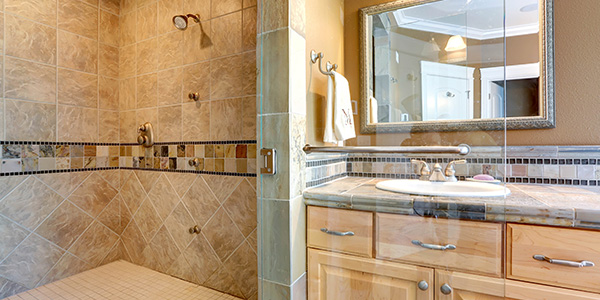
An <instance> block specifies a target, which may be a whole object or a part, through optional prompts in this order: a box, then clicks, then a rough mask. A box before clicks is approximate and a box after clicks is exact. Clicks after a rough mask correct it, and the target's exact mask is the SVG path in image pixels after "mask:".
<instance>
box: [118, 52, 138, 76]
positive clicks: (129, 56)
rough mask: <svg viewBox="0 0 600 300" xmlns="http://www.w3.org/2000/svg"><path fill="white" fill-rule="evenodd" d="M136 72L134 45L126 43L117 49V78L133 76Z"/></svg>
mask: <svg viewBox="0 0 600 300" xmlns="http://www.w3.org/2000/svg"><path fill="white" fill-rule="evenodd" d="M136 72H137V52H136V45H135V44H132V45H128V46H125V47H121V48H120V49H119V78H121V79H124V78H127V77H131V76H135V74H136Z"/></svg>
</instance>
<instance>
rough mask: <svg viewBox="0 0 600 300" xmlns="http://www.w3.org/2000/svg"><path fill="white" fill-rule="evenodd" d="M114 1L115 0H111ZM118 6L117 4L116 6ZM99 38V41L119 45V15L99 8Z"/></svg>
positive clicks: (114, 45)
mask: <svg viewBox="0 0 600 300" xmlns="http://www.w3.org/2000/svg"><path fill="white" fill-rule="evenodd" d="M113 1H116V0H113ZM104 2H108V1H104ZM117 7H118V6H117ZM98 27H99V30H100V32H99V39H100V43H104V44H107V45H110V46H113V47H118V46H119V16H118V15H114V14H113V13H110V12H107V11H104V10H100V24H99V26H98Z"/></svg>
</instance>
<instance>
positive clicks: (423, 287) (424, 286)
mask: <svg viewBox="0 0 600 300" xmlns="http://www.w3.org/2000/svg"><path fill="white" fill-rule="evenodd" d="M417 286H418V287H419V289H420V290H421V291H426V290H427V289H428V288H429V284H428V283H427V281H425V280H421V281H419V283H418V284H417Z"/></svg>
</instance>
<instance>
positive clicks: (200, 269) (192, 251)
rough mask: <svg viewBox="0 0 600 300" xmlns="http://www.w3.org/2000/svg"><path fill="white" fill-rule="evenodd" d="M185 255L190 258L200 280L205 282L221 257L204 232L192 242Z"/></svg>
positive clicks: (217, 265)
mask: <svg viewBox="0 0 600 300" xmlns="http://www.w3.org/2000/svg"><path fill="white" fill-rule="evenodd" d="M183 255H185V257H187V258H188V262H189V263H190V266H192V270H194V273H195V274H196V277H197V278H198V281H199V282H205V281H206V280H207V279H208V278H209V276H210V275H211V274H212V273H213V272H214V271H215V270H217V268H218V267H219V265H220V262H219V258H218V257H217V256H216V255H215V253H214V252H213V251H212V249H211V247H210V244H209V243H208V241H207V240H206V238H204V236H203V235H202V234H199V235H198V236H197V237H196V238H195V239H194V240H193V241H192V242H191V243H190V245H189V246H188V247H187V248H186V250H185V251H184V252H183Z"/></svg>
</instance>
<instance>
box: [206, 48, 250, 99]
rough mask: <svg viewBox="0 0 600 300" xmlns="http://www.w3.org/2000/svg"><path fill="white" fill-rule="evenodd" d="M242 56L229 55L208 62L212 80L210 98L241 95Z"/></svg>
mask: <svg viewBox="0 0 600 300" xmlns="http://www.w3.org/2000/svg"><path fill="white" fill-rule="evenodd" d="M242 56H243V55H235V56H229V57H226V58H221V59H215V60H212V61H211V62H210V63H211V66H210V71H211V80H212V81H211V82H212V86H211V91H210V92H211V93H210V94H211V99H222V98H231V97H238V96H241V95H242V90H243V83H242V81H243V75H242Z"/></svg>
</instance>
